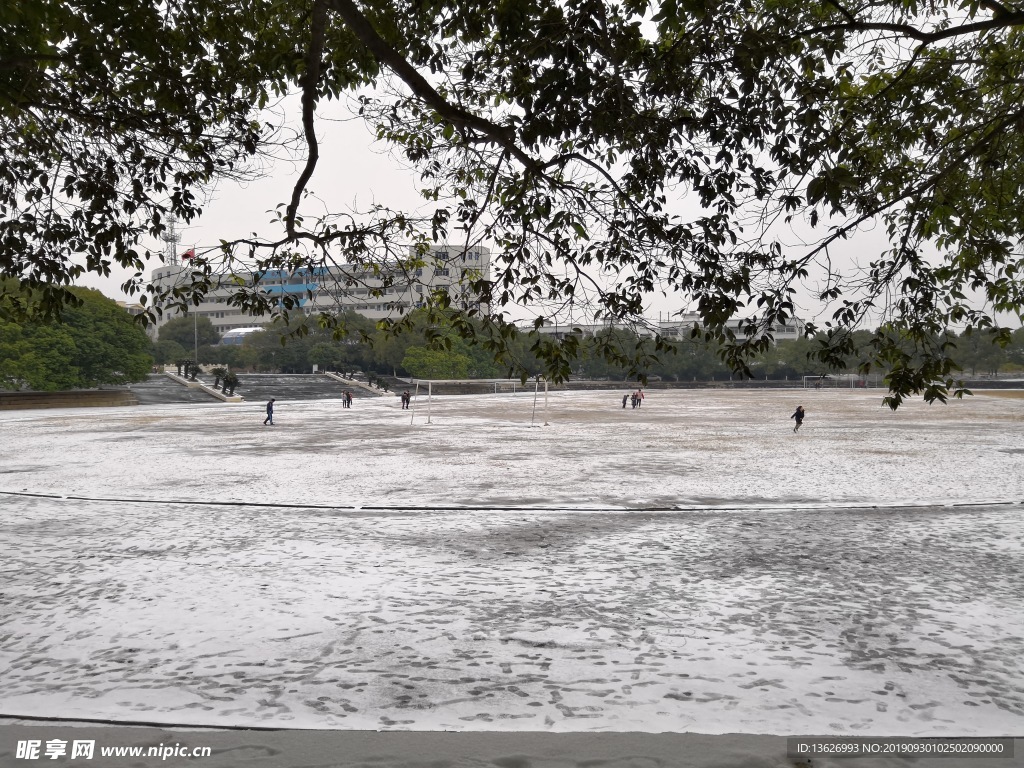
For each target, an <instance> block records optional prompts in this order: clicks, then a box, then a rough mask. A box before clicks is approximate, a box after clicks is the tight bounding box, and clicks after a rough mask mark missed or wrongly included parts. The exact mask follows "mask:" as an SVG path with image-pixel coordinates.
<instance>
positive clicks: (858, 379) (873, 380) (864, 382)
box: [803, 373, 879, 389]
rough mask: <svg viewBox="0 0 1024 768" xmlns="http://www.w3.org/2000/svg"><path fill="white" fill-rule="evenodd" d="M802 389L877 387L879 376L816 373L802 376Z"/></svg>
mask: <svg viewBox="0 0 1024 768" xmlns="http://www.w3.org/2000/svg"><path fill="white" fill-rule="evenodd" d="M803 382H804V389H826V388H828V389H839V388H849V389H857V388H859V387H877V386H878V382H879V376H878V375H875V374H872V375H863V376H862V375H860V374H856V373H836V374H828V373H826V374H818V375H816V376H804V377H803Z"/></svg>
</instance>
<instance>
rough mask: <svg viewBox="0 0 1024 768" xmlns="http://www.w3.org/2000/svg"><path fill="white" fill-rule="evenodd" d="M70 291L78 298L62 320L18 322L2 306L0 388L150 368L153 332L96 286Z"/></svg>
mask: <svg viewBox="0 0 1024 768" xmlns="http://www.w3.org/2000/svg"><path fill="white" fill-rule="evenodd" d="M70 291H71V293H72V295H73V296H74V297H75V298H76V299H77V301H76V303H75V304H69V305H68V306H66V307H65V308H64V310H63V312H62V315H61V319H60V320H59V321H48V322H44V321H41V320H28V321H22V322H17V321H15V320H11V319H4V313H2V312H0V388H3V389H15V390H17V389H32V390H36V391H56V390H63V389H85V388H93V387H99V386H102V385H104V384H126V383H128V382H132V381H140V380H141V379H143V378H145V376H146V374H147V373H149V371H150V369H151V367H152V365H153V359H152V356H151V354H150V341H149V337H148V336H146V333H145V331H144V330H143V329H142V327H141V326H140V325H139V324H138V323H136V322H135V321H134V320H133V318H132V317H131V315H129V314H128V313H127V312H125V310H124V308H123V307H120V306H118V304H117V303H116V302H113V301H111V300H110V299H108V298H106V297H105V296H103V294H101V293H99V292H98V291H93V290H89V289H86V288H72V289H70ZM8 316H9V315H8Z"/></svg>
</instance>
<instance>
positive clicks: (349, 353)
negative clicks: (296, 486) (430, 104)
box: [153, 313, 1024, 381]
mask: <svg viewBox="0 0 1024 768" xmlns="http://www.w3.org/2000/svg"><path fill="white" fill-rule="evenodd" d="M413 315H414V322H413V329H414V330H413V332H412V333H407V334H402V335H400V336H393V335H391V334H388V333H386V332H385V331H382V330H380V329H378V328H377V326H376V324H375V323H374V322H373V321H372V320H369V319H368V318H365V317H363V316H361V315H358V314H355V313H352V314H351V315H350V316H349V317H348V318H347V319H346V320H345V323H344V327H345V328H346V329H347V330H348V335H347V336H346V337H344V338H341V339H336V338H334V335H333V332H332V330H331V329H329V328H325V329H320V330H317V329H312V330H307V329H306V328H304V327H303V326H302V325H300V324H295V325H294V326H293V327H291V328H289V327H287V326H285V325H283V324H281V323H275V324H273V325H270V326H268V327H267V328H266V329H264V330H263V331H259V332H255V333H252V334H250V335H249V336H247V337H246V338H245V340H244V343H243V344H241V345H238V346H227V345H220V346H218V345H217V339H218V336H217V333H216V331H215V330H214V328H213V325H212V323H210V321H209V320H208V319H206V318H199V319H198V321H196V320H193V319H190V318H188V317H182V318H176V319H175V320H172V321H170V322H168V323H167V324H165V325H164V326H162V327H161V329H160V337H159V341H158V342H157V343H156V344H155V345H154V351H153V354H154V357H155V358H156V359H157V361H158V362H161V363H172V362H174V360H176V359H180V358H182V357H192V356H193V355H194V354H195V352H194V346H195V337H196V331H197V329H198V337H199V349H198V359H199V362H200V363H202V364H207V365H209V364H217V365H222V366H226V367H228V368H229V369H231V370H236V371H252V372H257V371H259V372H272V371H273V372H281V373H308V372H310V371H311V370H312V368H313V366H314V365H315V366H317V367H318V369H319V370H333V371H343V372H344V371H364V372H367V373H376V374H380V375H393V376H402V377H409V376H411V377H414V378H429V379H465V378H501V377H504V376H507V375H508V374H509V372H510V371H511V370H512V369H513V368H515V367H516V365H518V366H521V368H522V370H525V371H527V372H528V374H529V375H530V376H533V375H536V374H539V373H540V372H541V371H542V370H543V369H544V367H543V365H542V364H541V362H540V360H541V357H542V356H543V357H547V358H548V359H550V358H551V357H552V354H553V353H552V350H555V352H556V353H557V350H559V349H563V350H564V349H565V348H570V349H571V351H570V352H567V353H566V360H567V361H571V362H569V363H568V365H569V368H568V371H567V372H568V375H571V376H573V377H578V378H585V379H610V380H622V381H625V380H635V379H637V378H638V377H639V376H641V375H643V376H648V377H651V376H656V377H660V378H662V379H664V380H667V381H693V380H697V381H707V380H712V379H715V380H719V381H721V380H723V379H728V378H729V377H730V376H733V377H734V376H735V373H734V372H733V371H731V370H730V368H729V366H728V365H726V364H725V363H723V361H722V359H721V356H720V354H719V353H720V349H719V348H718V346H717V345H716V344H715V343H714V342H708V341H704V340H703V339H701V338H697V339H689V338H684V339H679V340H676V341H671V342H669V344H668V351H667V352H666V351H662V352H657V353H656V351H655V345H654V343H653V341H652V340H650V339H646V338H643V337H639V336H638V335H637V334H636V333H634V332H633V331H630V330H625V329H611V328H610V329H607V330H604V331H601V332H599V333H598V334H596V335H594V336H591V335H578V334H571V333H570V334H564V335H563V337H562V338H561V339H558V338H555V337H542V338H541V339H540V340H539V341H535V340H530V339H528V338H527V337H526V335H525V334H523V335H519V336H517V337H515V338H513V339H511V340H510V341H509V343H508V349H509V355H508V356H507V357H506V359H504V360H498V361H495V360H494V359H493V356H492V355H491V353H490V351H489V350H487V349H486V348H484V347H481V346H469V345H467V344H466V343H465V341H464V340H463V339H462V337H461V335H460V334H459V333H457V332H455V330H454V329H453V328H451V327H450V326H446V325H443V324H442V325H439V324H437V323H436V322H431V321H429V320H428V318H427V315H426V314H425V313H424V314H419V315H417V314H416V313H413ZM876 335H877V334H876V332H874V331H856V332H854V334H853V341H854V343H853V348H854V349H855V350H857V352H856V353H854V354H851V355H848V356H847V357H846V359H845V361H844V362H845V368H832V369H830V368H828V367H826V366H825V365H824V364H823V363H821V362H820V361H819V360H818V359H817V357H816V356H815V355H814V354H813V353H814V352H815V350H816V349H818V348H819V347H820V345H821V343H822V339H820V338H807V339H797V340H782V341H779V342H778V343H777V344H776V345H774V346H772V347H770V348H768V349H767V350H765V351H764V352H762V353H761V354H759V355H758V356H757V357H756V358H754V359H753V360H752V361H751V365H750V369H751V373H752V374H753V375H754V377H755V378H769V379H785V378H790V379H793V378H800V377H802V376H814V375H823V374H829V373H837V372H842V371H844V370H845V371H846V372H856V371H857V370H858V368H859V367H860V366H862V365H864V364H865V363H866V361H867V360H869V359H870V357H871V356H870V351H871V350H870V345H871V343H872V340H873V339H874V338H875V337H876ZM282 339H285V340H286V343H285V344H282ZM936 342H937V343H938V344H943V343H944V344H946V345H947V350H948V354H949V356H950V358H951V359H952V360H953V361H954V362H955V363H956V365H958V366H959V367H960V368H961V369H962V375H963V376H965V377H975V376H979V375H994V374H996V373H999V372H1004V373H1005V372H1012V371H1014V370H1021V371H1024V329H1018V330H1016V331H1013V332H1008V331H987V332H980V331H974V332H969V333H964V334H961V335H957V334H956V333H953V332H948V333H946V334H943V335H942V337H941V338H938V339H937V340H936ZM539 345H546V347H547V348H538V347H539ZM895 346H896V348H897V349H898V348H899V345H898V344H896V345H895ZM609 348H611V349H613V350H615V349H619V350H621V353H622V354H621V358H620V362H619V363H618V364H617V363H616V361H615V359H614V358H615V355H614V354H613V355H612V356H611V357H612V358H613V359H612V360H609V359H608V358H609V356H608V354H607V350H608V349H609ZM538 353H540V354H538ZM906 354H907V355H912V354H913V345H911V344H909V343H908V344H907V347H906ZM508 357H514V360H513V359H508ZM636 360H640V361H643V363H644V364H643V365H642V366H639V367H636V366H632V365H631V364H630V363H631V361H636ZM513 363H514V364H515V365H513ZM871 373H875V374H881V375H886V374H887V373H888V370H879V369H877V368H876V369H872V370H871Z"/></svg>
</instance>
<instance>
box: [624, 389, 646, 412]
mask: <svg viewBox="0 0 1024 768" xmlns="http://www.w3.org/2000/svg"><path fill="white" fill-rule="evenodd" d="M627 402H629V403H632V404H633V407H634V408H639V407H640V406H641V405H643V404H644V391H643V390H642V389H638V390H637V391H636V392H634V393H633V394H631V395H623V396H622V407H623V408H625V407H626V403H627Z"/></svg>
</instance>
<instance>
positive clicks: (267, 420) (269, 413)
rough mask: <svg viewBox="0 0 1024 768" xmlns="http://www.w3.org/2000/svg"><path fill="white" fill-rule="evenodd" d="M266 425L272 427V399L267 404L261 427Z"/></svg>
mask: <svg viewBox="0 0 1024 768" xmlns="http://www.w3.org/2000/svg"><path fill="white" fill-rule="evenodd" d="M267 424H269V425H270V426H274V398H270V402H268V403H267V418H265V419H264V420H263V426H266V425H267Z"/></svg>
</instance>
